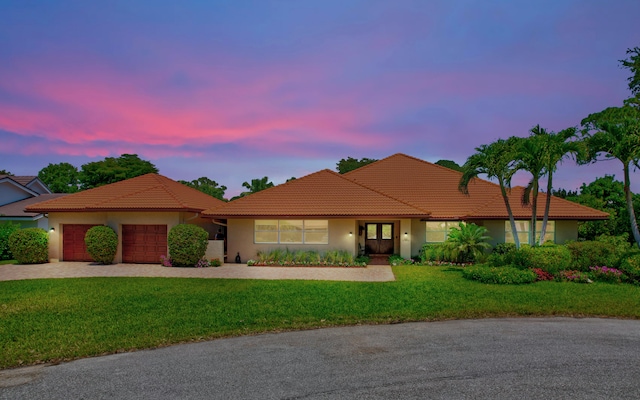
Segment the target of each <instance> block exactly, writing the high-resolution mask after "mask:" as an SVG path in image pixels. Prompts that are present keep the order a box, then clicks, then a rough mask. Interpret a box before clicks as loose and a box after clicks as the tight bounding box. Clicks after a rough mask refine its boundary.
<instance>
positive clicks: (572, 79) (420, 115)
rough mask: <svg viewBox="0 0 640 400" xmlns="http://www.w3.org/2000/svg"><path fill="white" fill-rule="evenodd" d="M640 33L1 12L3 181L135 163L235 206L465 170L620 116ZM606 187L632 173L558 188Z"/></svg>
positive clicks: (540, 26)
mask: <svg viewBox="0 0 640 400" xmlns="http://www.w3.org/2000/svg"><path fill="white" fill-rule="evenodd" d="M639 16H640V1H638V0H610V1H605V0H601V1H595V0H575V1H565V0H552V1H508V0H507V1H458V0H443V1H436V0H417V1H405V0H393V1H391V0H384V1H378V0H317V1H316V0H314V1H311V0H308V1H306V0H296V1H294V0H290V1H287V0H281V1H275V0H262V1H259V0H256V1H249V0H229V1H214V0H211V1H175V0H171V1H164V0H148V1H135V0H124V1H86V0H79V1H68V0H59V1H44V0H41V1H38V0H15V1H14V0H2V1H0V21H1V23H0V169H7V170H9V171H11V172H13V173H14V174H16V175H35V174H37V172H38V171H39V170H40V169H41V168H43V167H45V166H47V164H49V163H59V162H65V161H66V162H70V163H71V164H73V165H75V166H77V167H80V166H81V165H82V164H84V163H86V162H88V161H95V160H101V159H103V158H104V157H106V156H113V157H117V156H119V155H120V154H122V153H137V154H138V155H140V157H141V158H143V159H147V160H150V161H151V162H153V163H154V164H155V165H156V166H157V167H158V168H159V170H160V173H161V174H163V175H165V176H168V177H169V178H172V179H176V180H178V179H185V180H192V179H196V178H198V177H200V176H206V177H209V178H211V179H213V180H215V181H217V182H218V183H220V184H222V185H225V186H227V187H228V190H227V193H226V197H231V196H233V195H235V194H237V193H238V192H240V191H241V190H242V188H241V184H242V182H243V181H250V180H251V179H253V178H260V177H263V176H265V175H266V176H268V177H269V178H270V179H271V180H272V181H273V182H274V183H282V182H284V181H285V180H286V179H287V178H290V177H292V176H296V177H300V176H302V175H306V174H308V173H311V172H314V171H317V170H320V169H324V168H329V169H334V170H335V166H336V162H337V161H338V160H340V159H341V158H346V157H348V156H352V157H357V158H361V157H368V158H383V157H386V156H389V155H391V154H394V153H398V152H402V153H406V154H409V155H412V156H415V157H419V158H422V159H425V160H427V161H432V162H435V161H437V160H439V159H450V160H454V161H456V162H458V163H460V164H461V163H463V162H464V161H465V160H466V158H467V157H468V156H469V155H471V154H472V153H473V151H474V148H475V147H477V146H479V145H481V144H487V143H489V142H492V141H494V140H495V139H498V138H506V137H508V136H512V135H517V136H526V135H527V134H528V131H529V129H531V128H532V127H533V126H534V125H536V124H540V125H541V126H542V127H544V128H546V129H548V130H552V131H558V130H561V129H564V128H566V127H569V126H574V125H578V124H579V123H580V120H581V119H582V118H584V117H586V116H587V115H588V114H590V113H593V112H598V111H601V110H602V109H604V108H606V107H610V106H620V105H621V104H622V101H623V100H624V99H625V98H627V97H629V95H630V94H629V91H628V88H627V81H626V78H627V77H628V76H629V72H628V71H627V70H623V69H621V68H620V64H619V62H618V60H619V59H622V58H626V54H625V51H626V49H627V48H630V47H635V46H640V25H639V23H638V18H639ZM606 173H609V174H612V173H615V174H616V177H617V178H619V179H620V178H622V172H621V164H619V163H618V162H617V161H607V162H604V163H599V164H596V165H592V166H587V167H575V166H573V162H571V161H567V162H565V164H564V165H563V166H561V167H560V172H559V174H558V175H557V177H556V179H555V180H554V181H555V182H556V184H557V185H556V186H558V187H563V188H566V189H576V188H577V187H578V186H579V185H580V184H581V183H582V182H591V181H592V180H593V179H595V177H597V176H603V175H604V174H606ZM639 176H640V171H638V172H636V173H635V174H634V183H633V185H635V187H632V189H633V190H634V191H636V192H640V178H639ZM527 180H528V178H527V176H525V175H523V174H520V175H518V177H517V179H516V182H515V183H520V184H524V183H525V182H526V181H527Z"/></svg>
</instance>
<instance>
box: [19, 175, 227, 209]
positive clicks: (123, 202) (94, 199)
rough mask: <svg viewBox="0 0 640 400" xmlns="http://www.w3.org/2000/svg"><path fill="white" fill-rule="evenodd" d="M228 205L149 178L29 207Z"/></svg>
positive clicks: (159, 178)
mask: <svg viewBox="0 0 640 400" xmlns="http://www.w3.org/2000/svg"><path fill="white" fill-rule="evenodd" d="M223 204H225V202H224V201H222V200H218V199H216V198H214V197H211V196H209V195H207V194H204V193H202V192H200V191H198V190H196V189H193V188H190V187H188V186H186V185H183V184H181V183H179V182H176V181H174V180H171V179H169V178H167V177H164V176H162V175H157V174H146V175H142V176H138V177H136V178H132V179H127V180H125V181H120V182H116V183H112V184H110V185H105V186H100V187H97V188H94V189H89V190H85V191H83V192H78V193H74V194H71V195H68V196H65V197H63V198H59V199H54V200H49V201H45V202H41V203H37V204H34V205H32V206H29V207H27V211H29V212H51V211H191V212H200V211H203V210H206V209H210V208H215V207H219V206H221V205H223Z"/></svg>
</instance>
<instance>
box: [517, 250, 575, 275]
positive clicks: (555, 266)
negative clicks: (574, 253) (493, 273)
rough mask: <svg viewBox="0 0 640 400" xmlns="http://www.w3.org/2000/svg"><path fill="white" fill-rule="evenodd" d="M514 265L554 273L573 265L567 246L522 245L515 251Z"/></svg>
mask: <svg viewBox="0 0 640 400" xmlns="http://www.w3.org/2000/svg"><path fill="white" fill-rule="evenodd" d="M513 258H514V260H513V262H514V266H515V267H518V268H521V269H533V268H540V269H541V270H543V271H545V272H548V273H550V274H552V275H556V274H557V273H558V272H560V271H563V270H565V269H569V268H570V266H571V252H570V251H569V249H567V248H566V247H565V246H561V245H544V246H536V247H529V246H522V247H521V248H520V250H518V251H517V252H515V253H514V256H513Z"/></svg>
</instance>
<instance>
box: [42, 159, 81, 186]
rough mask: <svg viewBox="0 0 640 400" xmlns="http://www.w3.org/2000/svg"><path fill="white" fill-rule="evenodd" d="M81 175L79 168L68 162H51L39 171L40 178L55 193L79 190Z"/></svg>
mask: <svg viewBox="0 0 640 400" xmlns="http://www.w3.org/2000/svg"><path fill="white" fill-rule="evenodd" d="M79 175H80V173H79V172H78V168H76V167H74V166H73V165H71V164H69V163H67V162H62V163H59V164H49V165H47V166H46V167H44V168H42V169H41V170H40V172H38V178H40V180H41V181H42V182H44V184H45V185H47V186H48V187H49V189H51V191H52V192H53V193H75V192H77V191H78V184H79V181H78V177H79Z"/></svg>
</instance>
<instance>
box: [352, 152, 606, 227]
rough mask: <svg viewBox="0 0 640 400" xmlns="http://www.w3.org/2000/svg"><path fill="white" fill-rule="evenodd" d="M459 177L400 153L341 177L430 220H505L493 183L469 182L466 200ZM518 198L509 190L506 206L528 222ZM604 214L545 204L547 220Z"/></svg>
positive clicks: (561, 203) (515, 191) (527, 211)
mask: <svg viewBox="0 0 640 400" xmlns="http://www.w3.org/2000/svg"><path fill="white" fill-rule="evenodd" d="M461 176H462V173H461V172H458V171H454V170H452V169H449V168H445V167H442V166H440V165H436V164H432V163H430V162H427V161H423V160H420V159H417V158H414V157H410V156H407V155H405V154H394V155H392V156H390V157H387V158H384V159H382V160H379V161H377V162H375V163H372V164H368V165H366V166H364V167H361V168H358V169H356V170H353V171H351V172H349V173H347V174H345V177H346V178H348V179H351V180H353V181H354V182H358V183H360V184H362V185H364V186H367V187H373V188H376V190H378V191H380V192H382V193H385V194H387V195H389V196H391V197H393V198H396V199H398V200H401V201H404V202H406V203H409V204H411V205H413V206H415V207H418V208H421V209H428V210H429V211H431V216H430V219H454V220H456V219H466V218H486V219H491V218H496V219H503V218H504V219H506V218H508V216H507V210H506V206H505V205H504V201H503V200H502V195H501V193H500V187H499V186H498V185H497V184H494V183H492V182H489V181H485V180H482V179H474V180H473V181H472V182H471V183H470V184H469V195H468V196H466V195H463V194H462V193H460V191H459V190H458V182H459V181H460V177H461ZM518 190H519V191H518ZM521 196H522V189H521V188H520V189H517V188H514V189H513V190H512V192H511V195H510V203H511V207H512V208H513V210H514V214H516V215H517V216H518V218H529V217H530V216H531V210H530V208H527V207H523V206H522V205H521V201H520V198H521ZM538 199H539V200H538V201H539V203H540V204H539V205H538V206H539V207H541V208H539V211H538V215H540V218H542V214H543V212H544V199H545V195H544V194H541V195H540V196H539V198H538ZM607 215H608V214H606V213H603V212H602V211H598V210H594V209H592V208H589V207H585V206H581V205H578V204H576V203H573V202H569V201H567V200H562V199H559V198H556V197H553V198H552V200H551V211H550V218H553V219H578V220H586V219H605V218H607Z"/></svg>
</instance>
